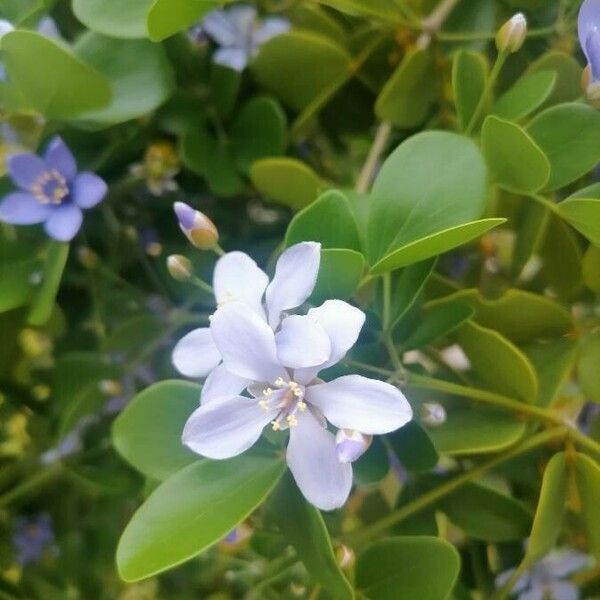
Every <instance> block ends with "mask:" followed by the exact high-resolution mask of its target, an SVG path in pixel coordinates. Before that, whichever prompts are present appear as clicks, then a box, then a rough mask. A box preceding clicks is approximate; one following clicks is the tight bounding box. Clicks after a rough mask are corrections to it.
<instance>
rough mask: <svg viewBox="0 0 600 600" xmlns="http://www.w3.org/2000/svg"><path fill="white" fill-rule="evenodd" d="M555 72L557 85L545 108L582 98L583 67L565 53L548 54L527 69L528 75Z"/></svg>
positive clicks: (553, 51) (553, 52)
mask: <svg viewBox="0 0 600 600" xmlns="http://www.w3.org/2000/svg"><path fill="white" fill-rule="evenodd" d="M544 71H553V72H554V73H555V74H556V83H555V85H554V89H553V90H552V93H551V94H550V96H549V97H548V98H547V99H546V101H545V103H544V106H549V105H552V104H560V103H561V102H571V101H573V100H577V99H578V98H579V97H580V96H581V66H580V65H579V63H578V62H577V60H576V59H575V58H574V57H573V56H571V55H570V54H567V53H565V52H558V51H556V50H551V51H550V52H546V54H543V55H542V56H541V57H540V58H538V59H537V60H536V61H535V62H534V63H532V64H531V65H530V67H529V69H527V74H528V75H529V74H530V73H540V72H544Z"/></svg>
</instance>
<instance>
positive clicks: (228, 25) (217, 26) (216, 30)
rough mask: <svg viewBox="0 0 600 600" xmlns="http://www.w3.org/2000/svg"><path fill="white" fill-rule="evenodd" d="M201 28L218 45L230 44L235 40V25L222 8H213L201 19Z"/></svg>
mask: <svg viewBox="0 0 600 600" xmlns="http://www.w3.org/2000/svg"><path fill="white" fill-rule="evenodd" d="M202 29H204V31H205V32H206V33H207V34H208V35H209V36H210V37H211V38H212V39H213V41H215V42H217V44H219V45H220V46H232V45H233V44H235V43H236V41H237V31H236V28H235V25H234V24H233V23H232V22H231V20H230V19H229V18H228V16H227V13H226V12H225V11H224V10H213V11H212V12H210V13H208V14H207V15H206V17H204V20H203V21H202Z"/></svg>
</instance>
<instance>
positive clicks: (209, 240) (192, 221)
mask: <svg viewBox="0 0 600 600" xmlns="http://www.w3.org/2000/svg"><path fill="white" fill-rule="evenodd" d="M173 210H174V211H175V214H176V215H177V220H178V221H179V227H180V228H181V231H183V233H184V234H185V236H186V237H187V238H188V240H190V242H191V243H192V244H193V245H194V246H196V248H199V249H200V250H210V249H211V248H214V247H215V245H216V244H217V242H218V241H219V231H218V230H217V228H216V227H215V224H214V223H213V222H212V221H211V220H210V219H209V218H208V217H207V216H206V215H205V214H204V213H201V212H200V211H199V210H194V209H193V208H192V207H191V206H188V205H187V204H185V203H184V202H175V204H173Z"/></svg>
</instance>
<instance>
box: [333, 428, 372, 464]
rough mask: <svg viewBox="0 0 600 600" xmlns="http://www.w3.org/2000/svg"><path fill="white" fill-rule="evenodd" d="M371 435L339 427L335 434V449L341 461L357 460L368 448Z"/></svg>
mask: <svg viewBox="0 0 600 600" xmlns="http://www.w3.org/2000/svg"><path fill="white" fill-rule="evenodd" d="M372 440H373V437H372V436H370V435H365V434H364V433H360V431H353V430H351V429H340V430H339V431H338V432H337V434H336V436H335V450H336V452H337V457H338V460H339V461H340V462H341V463H351V462H354V461H355V460H358V459H359V458H360V457H361V456H362V455H363V454H364V453H365V452H366V451H367V450H368V448H369V446H370V445H371V441H372Z"/></svg>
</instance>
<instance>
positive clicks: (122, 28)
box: [73, 0, 153, 38]
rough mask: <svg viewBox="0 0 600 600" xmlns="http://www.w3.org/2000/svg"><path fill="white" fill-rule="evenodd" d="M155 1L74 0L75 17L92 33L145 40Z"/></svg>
mask: <svg viewBox="0 0 600 600" xmlns="http://www.w3.org/2000/svg"><path fill="white" fill-rule="evenodd" d="M152 1H153V0H127V2H123V1H122V0H73V12H74V13H75V16H76V17H77V18H78V19H79V20H80V21H81V22H82V23H83V24H84V25H85V26H86V27H87V28H88V29H91V30H92V31H96V32H98V33H103V34H104V35H109V36H111V37H115V38H143V37H146V36H147V34H148V32H147V30H146V15H147V14H148V10H149V9H150V5H151V4H152Z"/></svg>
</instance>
